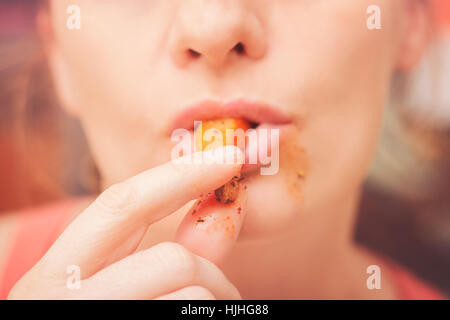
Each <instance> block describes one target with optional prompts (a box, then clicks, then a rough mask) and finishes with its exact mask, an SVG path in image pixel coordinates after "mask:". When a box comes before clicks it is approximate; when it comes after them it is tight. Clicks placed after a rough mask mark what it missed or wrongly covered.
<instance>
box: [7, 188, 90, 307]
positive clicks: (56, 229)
mask: <svg viewBox="0 0 450 320" xmlns="http://www.w3.org/2000/svg"><path fill="white" fill-rule="evenodd" d="M90 199H91V198H90V197H83V198H69V199H65V200H62V201H58V202H53V203H49V204H45V205H41V206H38V207H31V208H27V209H23V210H20V211H17V212H13V213H9V214H7V215H5V216H3V217H2V218H0V236H3V237H4V238H5V240H6V243H7V244H6V245H4V248H3V247H2V248H0V264H1V265H2V268H0V299H1V298H4V297H5V296H6V295H7V292H8V291H9V289H10V288H11V287H12V286H13V285H14V283H15V282H16V281H17V280H19V279H20V278H21V277H22V275H23V274H25V273H26V272H27V271H28V270H29V269H30V268H31V267H32V266H33V265H34V264H36V263H37V262H38V261H39V259H40V258H41V257H42V256H43V255H44V254H45V252H46V251H47V250H48V249H49V248H50V246H51V245H52V243H53V242H54V241H55V240H56V238H57V237H58V236H59V234H60V233H61V232H62V231H63V230H64V228H65V227H66V226H67V225H68V224H69V223H70V221H71V220H72V219H74V218H75V217H76V216H77V215H78V214H79V213H80V212H81V211H82V210H83V209H84V208H85V207H87V205H88V204H89V203H90ZM1 230H3V232H1ZM0 243H1V242H0Z"/></svg>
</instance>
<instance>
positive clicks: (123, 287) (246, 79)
mask: <svg viewBox="0 0 450 320" xmlns="http://www.w3.org/2000/svg"><path fill="white" fill-rule="evenodd" d="M372 3H373V1H370V0H347V1H340V0H326V1H325V0H320V1H309V0H305V1H303V0H302V1H290V0H283V1H280V0H242V1H200V0H197V1H194V0H183V1H181V0H180V1H178V0H174V1H164V0H155V1H142V0H132V1H126V2H124V1H108V2H107V3H106V2H103V1H92V0H79V1H73V0H71V1H66V0H58V1H50V4H51V6H50V10H49V11H47V10H43V11H42V12H41V15H40V18H39V29H40V32H41V35H42V38H43V43H44V47H45V50H46V52H47V56H48V60H49V63H50V68H51V72H52V75H53V77H54V79H55V84H56V89H57V93H58V95H59V98H60V101H61V104H62V106H63V107H64V108H65V110H66V111H67V112H69V113H70V114H72V115H73V116H75V117H77V118H79V119H80V121H81V123H82V125H83V128H84V130H85V133H86V136H87V138H88V141H89V144H90V147H91V150H92V154H93V156H94V158H95V161H96V163H97V165H98V167H99V169H100V172H101V178H102V180H101V182H102V186H103V188H104V189H105V190H106V191H105V192H104V193H103V194H102V195H100V197H99V198H97V199H96V200H95V201H93V203H92V204H91V205H90V206H89V207H88V208H87V209H86V210H84V211H83V212H82V213H81V214H80V215H79V216H78V217H77V218H75V220H74V221H73V222H72V223H71V224H70V225H69V226H68V228H67V229H66V230H65V231H64V233H63V234H62V235H61V237H60V238H59V239H58V240H57V241H56V243H55V244H54V245H53V247H52V248H51V249H50V251H49V252H48V253H47V254H46V255H45V257H44V258H43V259H42V260H41V261H40V262H39V263H38V264H37V265H36V266H35V267H34V268H33V269H32V270H31V271H30V272H29V273H28V274H27V275H26V276H25V277H24V278H23V279H22V280H21V281H20V282H19V283H18V284H17V285H16V287H15V288H14V290H13V291H12V293H11V296H10V297H11V298H35V297H45V298H46V297H58V298H59V297H63V298H73V297H77V298H79V297H84V298H99V297H101V298H138V299H141V298H145V299H148V298H162V299H166V298H183V299H184V298H219V299H221V298H239V297H241V296H242V297H244V298H249V299H253V298H254V299H258V298H268V299H271V298H288V299H289V298H290V299H292V298H394V297H395V288H394V287H393V285H392V283H391V281H390V279H389V276H388V273H386V276H385V277H383V280H382V288H383V289H382V290H373V291H369V290H367V288H366V286H365V284H366V279H367V277H368V275H367V274H366V268H367V266H369V265H372V264H377V265H380V266H381V267H382V270H383V263H382V262H381V261H380V260H379V259H378V258H376V257H374V256H372V255H370V254H369V253H367V252H365V251H364V250H362V249H361V248H358V247H357V246H356V245H355V244H354V243H353V241H352V227H353V221H354V219H355V214H356V210H357V205H358V199H359V192H360V186H361V183H362V182H363V180H364V177H365V175H366V172H367V169H368V167H369V165H370V161H371V158H372V155H373V152H374V150H375V147H376V142H377V136H378V132H379V128H380V124H381V118H382V113H383V106H384V104H385V102H386V99H387V95H388V91H389V88H390V84H391V79H392V76H393V74H394V73H395V72H397V71H407V70H409V69H410V68H411V67H413V66H414V65H415V64H416V63H417V61H418V60H419V58H420V55H421V53H422V51H423V49H424V47H425V45H426V19H425V10H424V9H423V7H422V5H421V3H420V2H419V1H416V0H394V1H393V0H379V1H377V5H379V6H380V8H381V11H382V23H383V26H382V29H381V30H376V31H370V30H368V29H367V28H366V27H365V26H366V19H367V18H368V15H366V14H365V12H366V8H367V7H368V6H369V5H371V4H372ZM69 4H78V5H79V6H80V7H81V10H82V28H81V30H77V31H73V30H68V29H67V28H66V27H65V26H66V19H67V14H66V8H67V6H68V5H69ZM217 35H221V36H220V37H217ZM238 43H243V44H244V46H245V48H246V51H245V52H244V54H241V55H238V54H236V52H235V51H234V50H233V48H234V47H235V46H236V44H238ZM189 49H190V50H194V51H196V52H197V53H199V56H197V57H194V56H192V55H187V54H186V52H187V50H189ZM267 75H271V76H270V77H267ZM261 79H264V81H261ZM230 98H247V99H257V100H260V101H264V102H267V103H270V104H272V105H273V106H275V107H276V108H278V109H279V110H280V111H282V112H284V113H285V114H287V115H289V117H290V119H291V120H292V122H293V125H291V128H290V130H289V132H288V136H289V139H286V140H285V142H284V143H282V144H281V146H280V153H281V158H280V159H281V160H280V171H279V173H278V174H276V175H274V176H260V175H252V176H251V177H249V179H247V180H246V181H245V185H246V187H247V189H246V195H245V196H246V200H245V201H246V204H245V221H244V222H243V225H242V230H241V232H240V235H239V239H238V240H236V238H232V240H230V241H231V242H226V240H223V241H222V242H223V244H224V246H225V245H226V246H227V248H229V250H228V249H227V250H226V251H225V250H224V251H220V250H222V249H221V246H220V241H219V242H218V243H219V245H218V244H217V243H216V244H215V247H208V243H206V244H203V245H204V246H205V250H203V249H202V248H200V247H201V246H202V243H196V242H195V241H194V244H193V245H190V244H189V243H190V242H189V241H179V242H180V243H181V244H180V243H178V244H177V243H174V242H171V241H174V239H175V238H174V235H175V233H176V232H177V229H178V234H179V233H180V230H179V226H180V223H181V221H182V219H183V217H184V216H185V214H186V213H187V212H188V210H189V209H190V208H189V206H184V204H186V202H188V201H189V200H194V199H197V198H199V197H200V196H201V195H202V194H203V195H204V194H206V193H208V192H210V191H212V190H214V189H215V188H217V187H219V186H220V185H222V184H223V183H224V182H226V181H228V180H229V179H231V178H232V177H233V176H234V175H235V174H236V173H238V172H239V170H240V166H239V165H236V164H235V165H213V166H203V165H202V166H194V165H193V166H187V167H184V168H183V170H178V169H177V167H176V166H174V165H173V164H170V163H167V161H169V159H170V150H171V147H172V144H171V142H170V138H169V137H168V135H167V132H166V130H167V127H168V126H169V125H170V121H171V120H173V118H174V117H175V115H176V114H178V113H179V112H181V111H182V110H183V109H184V108H186V107H187V106H189V105H192V104H193V103H196V102H199V101H202V100H205V99H216V100H224V99H230ZM164 163H166V164H164ZM151 168H153V169H151ZM299 169H301V170H302V171H303V170H305V171H306V169H307V175H306V177H305V179H298V176H297V174H296V173H297V172H298V170H299ZM130 177H132V178H130ZM123 181H125V182H123ZM110 186H112V187H110ZM193 186H195V188H192V187H193ZM261 195H264V202H261ZM219 210H220V209H219ZM163 217H164V218H165V219H162V218H163ZM240 223H242V222H240ZM184 225H186V222H185V221H184V222H183V224H181V227H180V228H187V227H183V226H184ZM150 226H151V227H150ZM167 241H169V242H167ZM214 243H215V242H214ZM211 246H212V245H211ZM214 249H216V250H219V253H218V255H220V257H216V256H215V255H214V254H211V253H210V252H213V251H214ZM215 254H217V252H216V253H215ZM210 260H211V261H213V262H214V263H212V262H211V261H210ZM72 264H77V265H79V266H80V267H81V269H82V272H83V286H82V289H81V290H79V291H77V292H76V293H73V292H69V291H68V290H67V289H66V288H65V279H66V273H65V270H66V266H67V265H72ZM217 265H218V266H217ZM384 270H386V269H384ZM124 275H126V276H124ZM125 277H126V279H127V281H126V282H125V281H123V279H124V278H125ZM232 283H233V284H232ZM111 286H115V287H119V288H120V290H109V287H111ZM111 291H114V292H111Z"/></svg>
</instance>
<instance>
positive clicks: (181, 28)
mask: <svg viewBox="0 0 450 320" xmlns="http://www.w3.org/2000/svg"><path fill="white" fill-rule="evenodd" d="M181 3H182V4H181V5H180V7H179V11H178V13H177V17H176V21H175V23H174V26H173V29H172V34H171V43H170V47H171V55H172V58H173V60H174V61H175V63H176V64H177V65H178V66H181V67H185V66H187V65H189V64H191V63H200V62H201V63H205V64H207V65H209V66H210V67H213V68H220V67H223V66H225V65H227V64H229V63H231V61H235V60H236V59H240V58H247V59H254V60H257V59H261V58H262V57H263V56H264V55H265V53H266V50H267V39H266V37H265V33H264V28H263V25H262V22H261V20H260V19H259V18H258V17H257V15H256V13H255V12H252V9H250V8H246V7H245V6H244V5H243V3H245V1H241V0H231V1H230V0H183V1H181Z"/></svg>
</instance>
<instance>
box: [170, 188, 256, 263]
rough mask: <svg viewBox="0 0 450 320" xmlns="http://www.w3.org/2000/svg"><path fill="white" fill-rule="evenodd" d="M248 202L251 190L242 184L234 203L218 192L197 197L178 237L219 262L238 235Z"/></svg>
mask: <svg viewBox="0 0 450 320" xmlns="http://www.w3.org/2000/svg"><path fill="white" fill-rule="evenodd" d="M246 204H247V192H246V190H245V188H244V187H243V185H242V184H241V185H240V186H239V194H238V196H237V199H236V200H235V201H234V202H233V203H229V204H222V203H220V202H218V201H217V200H216V197H215V195H214V192H212V193H210V194H208V195H206V197H204V198H202V199H200V200H198V201H197V203H196V204H194V206H193V207H192V208H191V210H190V211H189V212H188V213H187V214H186V216H185V217H184V219H183V221H182V222H181V224H180V226H179V228H178V230H177V235H176V239H175V241H176V242H178V243H180V244H181V245H183V246H184V247H185V248H187V249H189V250H190V251H192V252H193V253H195V254H197V255H199V256H201V257H203V258H205V259H207V260H209V261H212V262H213V263H215V264H217V265H219V264H220V263H221V262H222V261H224V260H225V259H226V257H227V255H228V254H229V252H230V251H231V249H232V248H233V246H234V244H235V243H236V240H237V239H238V236H239V232H240V230H241V227H242V224H243V221H244V217H245V211H246Z"/></svg>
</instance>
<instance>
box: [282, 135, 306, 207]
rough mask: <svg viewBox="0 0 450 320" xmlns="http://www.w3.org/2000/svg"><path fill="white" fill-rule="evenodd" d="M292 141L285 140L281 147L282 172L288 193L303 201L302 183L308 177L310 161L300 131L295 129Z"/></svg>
mask: <svg viewBox="0 0 450 320" xmlns="http://www.w3.org/2000/svg"><path fill="white" fill-rule="evenodd" d="M290 135H292V137H291V138H290V139H284V140H283V142H282V143H281V145H280V171H281V170H282V171H283V172H284V175H285V177H286V178H285V181H286V186H287V189H288V191H289V192H290V193H291V194H292V196H293V197H294V198H295V199H297V200H299V201H301V200H302V196H303V194H302V187H301V185H302V183H303V182H304V181H305V179H306V178H307V176H308V172H309V160H308V156H307V152H306V150H305V148H304V147H303V146H302V145H301V144H300V143H299V141H298V139H299V136H300V130H299V129H294V130H293V131H292V132H291V133H290Z"/></svg>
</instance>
